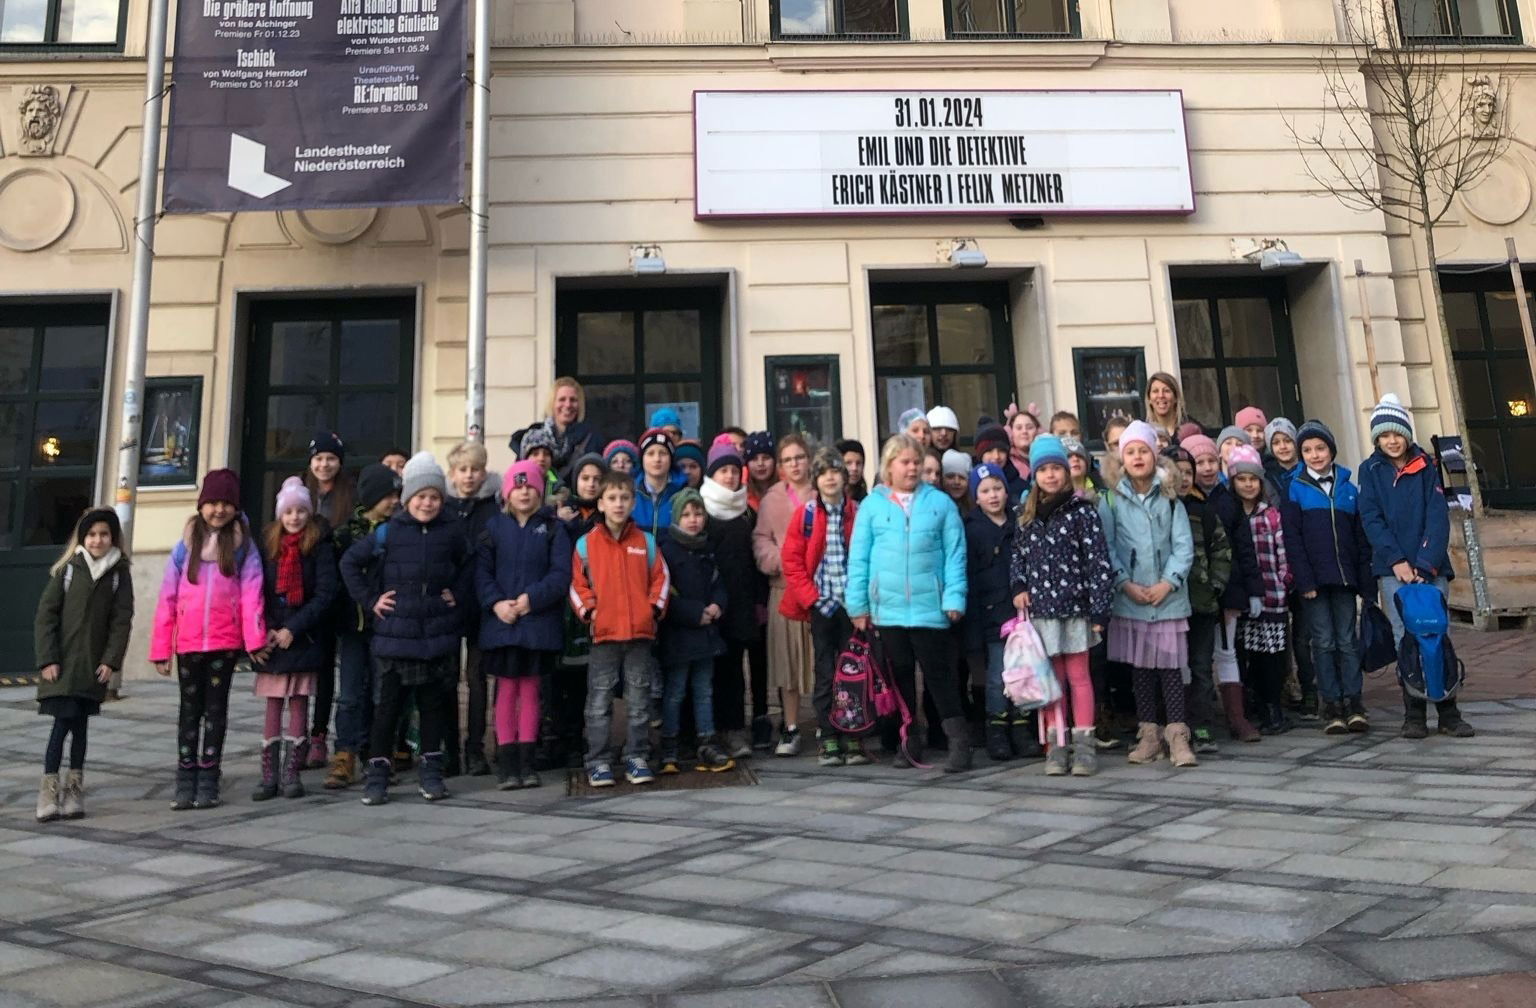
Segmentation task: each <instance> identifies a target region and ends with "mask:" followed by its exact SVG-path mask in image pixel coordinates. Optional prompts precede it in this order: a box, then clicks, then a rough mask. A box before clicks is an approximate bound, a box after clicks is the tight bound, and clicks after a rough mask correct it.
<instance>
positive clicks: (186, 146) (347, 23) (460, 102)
mask: <svg viewBox="0 0 1536 1008" xmlns="http://www.w3.org/2000/svg"><path fill="white" fill-rule="evenodd" d="M466 7H467V0H181V2H180V3H179V4H178V12H177V17H176V51H175V61H174V64H173V69H172V74H171V81H172V88H171V112H170V124H169V128H168V138H167V143H166V155H165V210H166V212H167V213H200V212H207V211H229V210H306V209H315V208H325V207H371V206H389V205H395V204H407V203H435V204H452V203H457V202H459V200H460V198H461V197H462V195H463V175H464V153H463V148H462V140H463V129H464V97H465V83H464V68H465V54H466V52H467V45H466V36H465V16H464V14H465V10H466Z"/></svg>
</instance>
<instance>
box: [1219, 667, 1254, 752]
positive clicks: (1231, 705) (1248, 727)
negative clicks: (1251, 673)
mask: <svg viewBox="0 0 1536 1008" xmlns="http://www.w3.org/2000/svg"><path fill="white" fill-rule="evenodd" d="M1221 706H1222V709H1223V710H1225V711H1226V712H1227V730H1228V731H1229V732H1231V734H1232V737H1233V738H1234V739H1236V740H1237V741H1239V742H1257V741H1258V740H1259V738H1260V735H1259V730H1258V729H1257V728H1255V727H1254V726H1253V725H1252V724H1251V723H1250V722H1249V721H1248V718H1247V717H1246V716H1245V715H1244V714H1243V684H1242V683H1235V682H1232V683H1222V684H1221Z"/></svg>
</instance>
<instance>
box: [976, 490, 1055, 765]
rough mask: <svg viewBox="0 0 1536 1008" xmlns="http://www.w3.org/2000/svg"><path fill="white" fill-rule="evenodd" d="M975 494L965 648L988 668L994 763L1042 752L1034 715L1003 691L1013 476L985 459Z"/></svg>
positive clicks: (1009, 609) (989, 742)
mask: <svg viewBox="0 0 1536 1008" xmlns="http://www.w3.org/2000/svg"><path fill="white" fill-rule="evenodd" d="M970 489H971V499H972V500H974V501H975V502H976V507H975V508H974V509H973V510H972V511H971V513H970V514H968V515H966V516H965V573H966V584H967V586H968V590H967V592H966V606H965V622H964V624H963V625H962V627H961V630H962V632H963V633H964V635H965V650H966V653H967V655H969V658H968V661H969V662H970V663H971V667H972V668H975V667H976V666H978V665H979V666H981V667H983V668H985V669H986V692H985V697H986V713H987V729H986V739H987V755H988V756H990V757H991V758H992V759H993V761H994V762H998V763H1001V762H1004V761H1005V760H1010V759H1013V758H1014V757H1015V756H1025V757H1029V756H1038V755H1040V752H1041V749H1040V743H1039V742H1038V741H1036V737H1035V732H1034V731H1033V727H1034V726H1033V725H1032V724H1031V723H1030V716H1029V715H1028V714H1027V713H1025V712H1024V711H1021V710H1018V709H1017V708H1015V707H1014V706H1013V705H1012V704H1010V703H1009V702H1008V698H1007V697H1005V696H1004V695H1003V638H1002V636H1001V630H1002V626H1003V624H1004V623H1006V622H1008V620H1010V619H1012V618H1013V615H1014V612H1013V599H1012V593H1011V592H1010V591H1009V590H1008V585H1009V582H1008V577H1009V575H1008V564H1009V558H1010V557H1011V556H1012V554H1013V535H1014V523H1013V521H1012V520H1011V515H1010V509H1009V507H1008V475H1007V471H1006V470H1005V469H1003V467H1001V466H998V465H994V464H993V463H991V462H983V463H981V464H980V465H978V466H977V467H976V468H974V469H972V470H971V475H970Z"/></svg>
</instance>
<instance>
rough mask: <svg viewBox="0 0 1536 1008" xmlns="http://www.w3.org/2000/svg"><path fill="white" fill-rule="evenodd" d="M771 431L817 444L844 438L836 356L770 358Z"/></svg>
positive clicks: (776, 435) (768, 369) (769, 412)
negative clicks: (804, 437)
mask: <svg viewBox="0 0 1536 1008" xmlns="http://www.w3.org/2000/svg"><path fill="white" fill-rule="evenodd" d="M766 365H767V373H768V429H769V430H771V431H772V432H773V434H774V436H775V437H782V436H783V435H785V434H788V433H790V432H792V431H798V432H800V433H801V434H804V435H805V436H806V437H807V438H809V439H810V440H812V441H814V442H815V443H817V444H831V443H833V442H834V441H836V440H838V439H839V438H841V437H842V436H843V433H842V432H843V411H842V404H841V402H840V398H839V396H838V395H837V390H838V388H839V386H838V373H837V356H836V355H835V354H825V355H821V354H814V355H802V356H791V357H769V358H767V360H766Z"/></svg>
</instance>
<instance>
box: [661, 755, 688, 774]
mask: <svg viewBox="0 0 1536 1008" xmlns="http://www.w3.org/2000/svg"><path fill="white" fill-rule="evenodd" d="M658 772H659V773H663V774H675V773H681V772H682V771H680V770H678V768H677V756H676V755H671V756H663V757H662V758H661V769H660V770H659V771H658Z"/></svg>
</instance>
